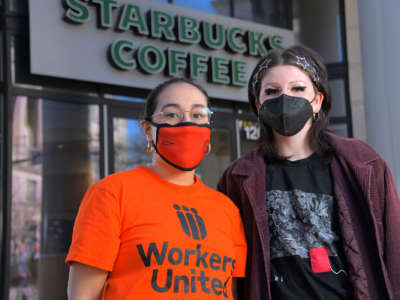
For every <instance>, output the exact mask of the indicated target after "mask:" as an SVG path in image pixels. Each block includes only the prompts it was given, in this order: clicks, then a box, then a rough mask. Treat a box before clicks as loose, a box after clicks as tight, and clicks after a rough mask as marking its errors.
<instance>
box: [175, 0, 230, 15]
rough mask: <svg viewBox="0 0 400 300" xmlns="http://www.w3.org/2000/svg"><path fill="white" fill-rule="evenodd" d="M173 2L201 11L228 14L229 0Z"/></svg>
mask: <svg viewBox="0 0 400 300" xmlns="http://www.w3.org/2000/svg"><path fill="white" fill-rule="evenodd" d="M172 3H173V4H175V5H179V6H183V7H187V8H191V9H194V10H200V11H203V12H207V13H211V14H218V15H224V16H229V15H230V1H229V0H204V1H198V0H173V1H172Z"/></svg>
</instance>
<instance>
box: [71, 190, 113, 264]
mask: <svg viewBox="0 0 400 300" xmlns="http://www.w3.org/2000/svg"><path fill="white" fill-rule="evenodd" d="M103 185H104V184H103ZM120 233H121V213H120V203H119V199H118V198H117V197H116V196H115V195H114V193H112V192H111V191H110V190H108V189H106V188H105V187H104V186H102V185H101V184H99V183H97V184H95V185H94V186H92V187H91V188H90V189H89V190H88V191H87V192H86V194H85V196H84V198H83V200H82V202H81V205H80V208H79V211H78V215H77V217H76V220H75V224H74V229H73V234H72V242H71V246H70V248H69V252H68V255H67V258H66V260H65V261H66V263H67V264H70V263H71V262H79V263H83V264H86V265H89V266H92V267H96V268H99V269H102V270H106V271H109V272H110V271H112V269H113V266H114V262H115V259H116V257H117V255H118V251H119V246H120Z"/></svg>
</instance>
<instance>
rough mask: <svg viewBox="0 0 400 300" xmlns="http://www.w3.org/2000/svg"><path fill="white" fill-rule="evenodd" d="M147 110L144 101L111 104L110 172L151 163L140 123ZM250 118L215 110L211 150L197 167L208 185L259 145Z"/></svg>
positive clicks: (197, 172) (109, 130)
mask: <svg viewBox="0 0 400 300" xmlns="http://www.w3.org/2000/svg"><path fill="white" fill-rule="evenodd" d="M143 109H144V104H143V103H130V105H129V107H127V106H124V107H119V106H109V109H108V130H107V131H108V134H107V136H108V143H107V146H108V147H107V148H108V151H105V155H106V157H108V159H107V161H106V164H107V167H106V170H107V169H108V172H107V171H106V175H107V174H111V173H115V172H119V171H123V170H128V169H132V168H134V167H136V166H139V165H148V164H150V163H151V157H150V155H148V154H147V149H146V147H147V141H146V138H145V136H144V134H143V131H142V128H141V126H140V120H141V119H142V112H143ZM250 119H251V118H249V117H246V118H242V117H237V115H236V114H234V113H230V112H221V111H218V109H216V110H214V114H213V120H212V133H211V153H210V154H209V155H208V156H207V157H206V158H205V159H204V160H203V161H202V163H201V164H200V165H199V166H198V168H197V170H196V174H197V175H198V176H199V177H200V178H201V179H202V180H203V182H204V183H205V184H207V185H208V186H210V187H212V188H216V185H217V183H218V180H219V178H220V176H221V175H222V173H223V171H224V170H225V168H226V167H227V166H228V165H229V163H230V162H231V161H233V160H234V159H236V158H237V157H238V156H239V155H240V154H244V153H245V152H247V151H248V149H250V148H251V147H252V146H253V145H254V144H255V142H254V141H252V140H251V139H249V137H253V138H254V137H256V134H255V135H254V133H252V135H249V134H247V135H246V132H247V131H248V132H250V130H251V129H249V125H252V124H255V123H254V120H252V121H253V123H251V121H249V120H250ZM255 130H257V128H256V129H255Z"/></svg>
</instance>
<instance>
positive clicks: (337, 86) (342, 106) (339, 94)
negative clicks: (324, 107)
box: [329, 79, 347, 117]
mask: <svg viewBox="0 0 400 300" xmlns="http://www.w3.org/2000/svg"><path fill="white" fill-rule="evenodd" d="M329 86H330V88H331V92H332V107H331V111H330V113H329V116H330V117H345V116H346V115H347V114H346V99H347V97H346V90H345V85H344V79H335V80H330V81H329Z"/></svg>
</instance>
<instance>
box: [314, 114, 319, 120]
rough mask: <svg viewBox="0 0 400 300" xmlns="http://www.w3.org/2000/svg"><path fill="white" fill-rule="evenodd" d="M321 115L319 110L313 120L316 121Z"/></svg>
mask: <svg viewBox="0 0 400 300" xmlns="http://www.w3.org/2000/svg"><path fill="white" fill-rule="evenodd" d="M318 117H319V112H317V113H315V114H313V121H316V120H317V119H318Z"/></svg>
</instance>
